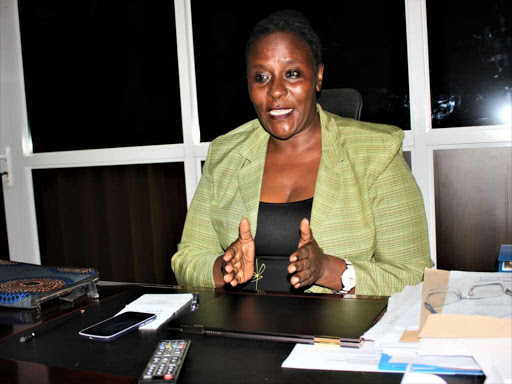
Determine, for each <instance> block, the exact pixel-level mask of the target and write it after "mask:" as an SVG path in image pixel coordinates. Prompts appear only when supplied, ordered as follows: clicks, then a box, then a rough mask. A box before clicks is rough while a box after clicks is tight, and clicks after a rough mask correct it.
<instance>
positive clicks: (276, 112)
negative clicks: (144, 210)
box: [268, 108, 293, 119]
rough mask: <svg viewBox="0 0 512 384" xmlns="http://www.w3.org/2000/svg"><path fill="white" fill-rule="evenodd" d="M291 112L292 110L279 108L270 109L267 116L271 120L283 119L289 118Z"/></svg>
mask: <svg viewBox="0 0 512 384" xmlns="http://www.w3.org/2000/svg"><path fill="white" fill-rule="evenodd" d="M292 112H293V108H279V109H271V110H270V111H269V112H268V114H269V115H270V117H272V118H273V119H285V118H287V117H288V116H290V115H291V114H292Z"/></svg>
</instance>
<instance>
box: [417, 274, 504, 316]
mask: <svg viewBox="0 0 512 384" xmlns="http://www.w3.org/2000/svg"><path fill="white" fill-rule="evenodd" d="M502 295H509V296H512V291H511V290H510V289H508V288H505V287H504V286H503V285H502V284H501V283H500V282H498V281H477V282H476V283H474V284H473V285H472V286H471V288H470V289H469V292H468V294H467V295H466V296H463V295H462V293H461V291H460V289H449V288H448V287H441V288H436V289H432V290H430V291H429V292H428V294H427V297H426V299H425V304H424V305H425V308H427V309H428V310H429V311H430V312H431V313H437V311H436V310H435V308H439V307H443V306H445V305H450V304H455V303H457V302H459V301H461V300H466V299H470V300H477V299H488V298H491V297H499V296H502Z"/></svg>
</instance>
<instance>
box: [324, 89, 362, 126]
mask: <svg viewBox="0 0 512 384" xmlns="http://www.w3.org/2000/svg"><path fill="white" fill-rule="evenodd" d="M317 101H318V103H319V104H320V105H321V106H322V108H323V109H325V110H326V111H328V112H331V113H334V114H336V115H338V116H341V117H349V118H351V119H355V120H359V119H360V118H361V109H362V108H363V97H362V96H361V94H360V93H359V92H358V91H357V90H355V89H353V88H333V89H322V91H321V92H320V97H319V98H318V99H317Z"/></svg>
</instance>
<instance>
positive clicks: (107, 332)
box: [78, 312, 156, 341]
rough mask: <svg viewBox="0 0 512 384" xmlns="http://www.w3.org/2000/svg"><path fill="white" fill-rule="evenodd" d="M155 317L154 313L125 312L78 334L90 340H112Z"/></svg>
mask: <svg viewBox="0 0 512 384" xmlns="http://www.w3.org/2000/svg"><path fill="white" fill-rule="evenodd" d="M155 319H156V315H155V314H154V313H144V312H124V313H121V314H120V315H117V316H114V317H111V318H109V319H106V320H103V321H101V322H99V323H96V324H94V325H91V326H90V327H87V328H85V329H82V330H81V331H80V332H78V334H79V335H80V336H83V337H86V338H88V339H90V340H99V341H110V340H114V339H116V338H118V337H119V336H121V335H124V334H125V333H128V332H130V331H133V330H135V329H137V328H139V327H141V326H143V325H144V324H147V323H149V322H151V321H153V320H155Z"/></svg>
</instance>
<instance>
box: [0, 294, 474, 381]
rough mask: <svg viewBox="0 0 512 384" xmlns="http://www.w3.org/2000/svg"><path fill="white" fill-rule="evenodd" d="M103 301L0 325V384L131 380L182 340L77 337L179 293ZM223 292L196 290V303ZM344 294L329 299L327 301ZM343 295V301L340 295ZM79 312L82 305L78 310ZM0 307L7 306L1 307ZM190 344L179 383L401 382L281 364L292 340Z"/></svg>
mask: <svg viewBox="0 0 512 384" xmlns="http://www.w3.org/2000/svg"><path fill="white" fill-rule="evenodd" d="M99 292H100V300H99V301H97V300H91V299H87V300H83V301H82V302H80V303H75V304H74V306H70V307H68V308H59V309H56V310H53V311H51V312H49V313H46V314H44V315H43V316H42V321H40V322H38V323H36V324H34V325H23V324H17V325H14V324H13V323H14V321H11V322H10V323H6V322H5V320H4V321H3V324H0V382H2V383H24V384H25V383H64V382H73V383H82V382H84V383H86V382H87V383H89V382H108V383H136V382H137V379H138V377H139V375H140V373H141V372H142V370H143V368H144V367H145V365H146V362H147V361H148V359H149V357H150V356H151V353H152V352H153V349H154V347H155V345H156V343H157V342H158V340H160V339H163V338H170V339H172V338H181V337H183V335H182V334H178V333H173V332H169V331H167V329H166V327H165V326H162V327H160V329H159V330H157V331H139V332H132V333H130V334H127V335H125V336H123V337H121V338H119V339H117V340H114V341H112V342H109V343H102V342H96V341H89V340H87V339H84V338H81V337H79V336H78V331H79V330H81V329H83V328H85V327H86V326H88V325H90V324H92V323H95V322H97V321H100V320H102V319H104V318H106V317H110V316H113V315H114V314H116V313H117V312H118V311H120V310H121V309H122V308H123V307H124V306H125V304H127V303H129V302H131V301H133V300H135V299H136V298H137V297H139V296H140V295H142V294H144V293H157V292H159V293H171V292H183V291H182V290H179V289H176V288H171V287H147V286H140V285H123V286H100V287H99ZM223 294H230V293H226V292H224V291H222V290H216V291H213V290H212V291H206V290H205V291H200V296H201V304H204V303H206V302H208V301H210V300H212V299H214V298H215V297H218V296H220V295H223ZM329 299H333V300H338V299H339V300H342V298H326V300H329ZM345 300H346V299H345ZM80 309H85V312H84V313H83V314H79V313H77V312H79V310H80ZM0 311H6V310H5V309H0ZM63 316H69V317H70V318H69V320H67V321H65V322H63V323H60V324H59V325H58V326H57V327H55V328H51V329H48V330H47V331H46V332H44V333H42V334H41V335H40V336H39V337H36V338H34V339H32V340H30V341H29V342H26V343H20V342H19V338H20V336H21V335H24V334H25V333H26V332H27V331H28V330H34V331H36V333H37V330H38V329H41V328H45V327H48V326H49V325H51V323H52V322H53V321H60V318H62V317H63ZM187 338H189V339H191V340H192V344H191V347H190V350H189V353H188V356H187V358H186V360H185V364H184V366H183V369H182V372H181V375H180V383H181V384H185V383H216V382H219V383H220V382H222V383H293V384H299V383H316V382H318V383H326V384H328V383H341V382H345V383H374V382H378V383H400V381H401V378H402V375H401V374H392V373H363V372H339V371H321V370H299V369H284V368H281V364H282V362H283V361H284V360H285V359H286V357H287V356H288V355H289V353H290V352H291V350H292V349H293V347H294V344H291V343H282V342H273V341H256V340H241V339H232V338H224V337H209V336H199V335H187ZM444 378H445V380H447V381H448V382H449V383H482V382H483V381H484V378H483V377H482V376H445V377H444Z"/></svg>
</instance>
